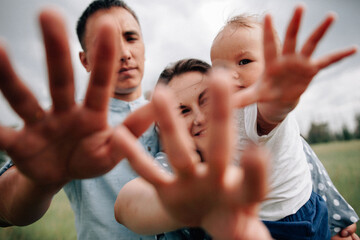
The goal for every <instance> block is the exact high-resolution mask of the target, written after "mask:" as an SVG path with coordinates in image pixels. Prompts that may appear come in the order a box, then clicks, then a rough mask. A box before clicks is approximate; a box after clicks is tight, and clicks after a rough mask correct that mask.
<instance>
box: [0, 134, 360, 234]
mask: <svg viewBox="0 0 360 240" xmlns="http://www.w3.org/2000/svg"><path fill="white" fill-rule="evenodd" d="M312 148H313V149H314V151H315V152H316V153H317V155H318V157H319V158H320V160H321V161H322V162H323V164H324V166H325V167H326V169H327V170H328V172H329V175H330V177H331V179H332V181H333V183H334V185H335V186H336V187H337V188H338V190H339V191H340V193H341V194H342V195H343V196H344V198H345V199H346V200H347V201H348V202H349V204H350V205H351V206H352V207H353V208H354V209H355V211H356V212H357V213H358V214H359V213H360V212H359V211H360V140H356V141H355V140H354V141H350V142H335V143H328V144H317V145H313V146H312ZM359 228H360V226H359V224H358V230H357V233H358V235H360V230H359ZM0 239H1V240H61V239H64V240H65V239H66V240H75V239H76V231H75V227H74V215H73V213H72V210H71V208H70V205H69V203H68V200H67V198H66V196H65V193H64V192H63V191H61V192H59V193H58V194H57V195H56V196H55V198H54V201H53V203H52V205H51V207H50V209H49V211H48V212H47V213H46V214H45V216H44V217H43V218H42V219H41V220H39V221H38V222H36V223H34V224H32V225H30V226H27V227H10V228H0Z"/></svg>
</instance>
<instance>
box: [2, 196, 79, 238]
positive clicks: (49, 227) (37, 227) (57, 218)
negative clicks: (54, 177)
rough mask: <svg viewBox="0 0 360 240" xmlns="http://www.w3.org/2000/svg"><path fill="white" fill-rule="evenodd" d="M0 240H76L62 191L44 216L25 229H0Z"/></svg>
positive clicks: (71, 216) (72, 217)
mask: <svg viewBox="0 0 360 240" xmlns="http://www.w3.org/2000/svg"><path fill="white" fill-rule="evenodd" d="M0 239H1V240H76V230H75V223H74V214H73V211H72V210H71V207H70V203H69V200H68V199H67V197H66V195H65V193H64V191H63V190H61V191H60V192H59V193H58V194H56V195H55V197H54V199H53V202H52V204H51V206H50V208H49V210H48V211H47V212H46V214H45V215H44V216H43V217H42V218H41V219H40V220H39V221H37V222H36V223H34V224H31V225H29V226H26V227H7V228H0Z"/></svg>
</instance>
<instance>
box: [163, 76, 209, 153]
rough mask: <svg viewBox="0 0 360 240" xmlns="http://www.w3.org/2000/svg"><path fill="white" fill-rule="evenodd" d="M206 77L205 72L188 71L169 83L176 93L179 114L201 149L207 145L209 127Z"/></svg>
mask: <svg viewBox="0 0 360 240" xmlns="http://www.w3.org/2000/svg"><path fill="white" fill-rule="evenodd" d="M205 78H206V76H205V75H204V74H203V73H200V72H187V73H183V74H181V75H179V76H175V77H174V78H173V79H171V81H170V82H169V84H168V85H169V87H170V88H171V89H172V90H173V92H174V93H175V97H176V104H177V106H176V107H177V108H178V110H179V114H180V115H181V116H182V117H183V118H184V119H185V121H186V126H187V128H188V130H189V132H190V134H191V136H192V138H193V139H194V141H195V144H196V147H197V149H198V150H200V151H201V149H203V148H204V146H205V141H206V136H207V128H208V124H207V116H208V101H209V96H208V95H209V93H208V87H207V84H206V79H205Z"/></svg>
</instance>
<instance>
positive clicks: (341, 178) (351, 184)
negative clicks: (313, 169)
mask: <svg viewBox="0 0 360 240" xmlns="http://www.w3.org/2000/svg"><path fill="white" fill-rule="evenodd" d="M311 147H312V148H313V149H314V151H315V152H316V154H317V155H318V157H319V159H320V160H321V161H322V163H323V164H324V166H325V168H326V170H327V171H328V173H329V175H330V177H331V180H332V181H333V183H334V185H335V186H336V188H337V189H338V190H339V192H340V193H341V195H343V197H344V198H345V199H346V201H347V202H348V203H349V204H350V205H351V206H352V207H353V208H354V209H355V211H356V213H357V214H358V215H359V214H360V212H359V211H360V140H353V141H347V142H331V143H326V144H315V145H312V146H311ZM359 228H360V226H359V224H358V228H357V231H356V232H357V234H358V235H359V236H360V229H359Z"/></svg>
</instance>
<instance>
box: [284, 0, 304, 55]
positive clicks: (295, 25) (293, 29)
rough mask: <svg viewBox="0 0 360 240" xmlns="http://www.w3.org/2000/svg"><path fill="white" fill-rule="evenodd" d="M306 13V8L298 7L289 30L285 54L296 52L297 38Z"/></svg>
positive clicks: (285, 43) (286, 36) (286, 37)
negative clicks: (303, 15)
mask: <svg viewBox="0 0 360 240" xmlns="http://www.w3.org/2000/svg"><path fill="white" fill-rule="evenodd" d="M303 12H304V6H297V7H296V9H295V12H294V15H293V17H292V19H291V21H290V24H289V26H288V28H287V31H286V35H285V41H284V47H283V54H289V53H293V52H295V49H296V37H297V34H298V32H299V28H300V22H301V17H302V14H303Z"/></svg>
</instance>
